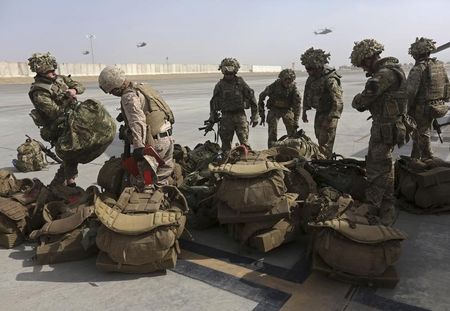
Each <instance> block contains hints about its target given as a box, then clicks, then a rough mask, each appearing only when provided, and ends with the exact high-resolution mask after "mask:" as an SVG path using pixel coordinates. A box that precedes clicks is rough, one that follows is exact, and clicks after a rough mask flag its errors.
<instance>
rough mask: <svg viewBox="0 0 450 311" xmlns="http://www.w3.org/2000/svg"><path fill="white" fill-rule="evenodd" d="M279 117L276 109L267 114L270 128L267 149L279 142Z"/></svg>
mask: <svg viewBox="0 0 450 311" xmlns="http://www.w3.org/2000/svg"><path fill="white" fill-rule="evenodd" d="M279 119H280V118H279V116H278V114H277V110H276V109H270V110H269V112H268V113H267V120H266V121H267V126H268V137H267V147H268V148H270V147H272V144H273V143H274V142H276V141H277V133H278V128H277V127H278V120H279Z"/></svg>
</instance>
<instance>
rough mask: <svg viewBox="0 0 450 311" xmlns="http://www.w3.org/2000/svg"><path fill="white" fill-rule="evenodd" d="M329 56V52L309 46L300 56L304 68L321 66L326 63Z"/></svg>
mask: <svg viewBox="0 0 450 311" xmlns="http://www.w3.org/2000/svg"><path fill="white" fill-rule="evenodd" d="M329 58H330V54H329V53H325V51H324V50H321V49H314V48H312V47H311V48H309V49H307V50H306V51H305V53H303V54H302V55H301V56H300V61H301V62H302V65H303V66H305V67H306V68H322V67H324V66H325V64H328V61H329Z"/></svg>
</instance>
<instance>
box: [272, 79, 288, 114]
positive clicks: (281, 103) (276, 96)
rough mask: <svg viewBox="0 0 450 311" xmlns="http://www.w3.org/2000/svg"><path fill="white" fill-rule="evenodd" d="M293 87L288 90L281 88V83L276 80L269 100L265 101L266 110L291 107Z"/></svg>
mask: <svg viewBox="0 0 450 311" xmlns="http://www.w3.org/2000/svg"><path fill="white" fill-rule="evenodd" d="M294 91H295V86H289V87H288V88H285V87H283V85H282V84H281V81H280V80H279V79H278V80H277V81H276V82H275V83H274V86H273V90H272V92H271V93H270V94H269V99H268V100H267V108H268V109H272V108H279V109H288V108H291V107H292V106H293V104H294V103H293V102H292V101H293V96H294Z"/></svg>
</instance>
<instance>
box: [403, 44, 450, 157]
mask: <svg viewBox="0 0 450 311" xmlns="http://www.w3.org/2000/svg"><path fill="white" fill-rule="evenodd" d="M419 43H423V42H422V41H419V42H418V43H417V44H416V45H414V43H413V45H411V49H410V52H411V53H419V52H418V50H419V48H420V45H419V47H417V45H418V44H419ZM422 45H426V43H423V44H422ZM429 48H431V47H428V48H427V47H422V50H427V49H429ZM422 50H421V51H420V54H419V55H422V54H423V53H422ZM425 53H426V52H425ZM448 87H449V79H448V76H447V72H446V70H445V67H444V64H443V63H442V62H440V61H438V60H437V59H436V58H429V57H426V58H424V59H421V60H418V61H417V62H416V64H415V65H414V67H413V68H412V69H411V71H410V72H409V74H408V79H407V92H408V114H409V115H410V116H411V117H412V118H413V119H414V120H415V121H416V123H417V132H418V133H417V134H418V135H417V136H413V149H412V151H411V157H413V158H416V159H428V158H431V157H432V156H433V152H432V150H431V124H432V121H433V118H434V116H433V111H432V110H431V109H432V106H434V105H445V104H444V102H445V101H448V94H447V90H446V89H447V88H448Z"/></svg>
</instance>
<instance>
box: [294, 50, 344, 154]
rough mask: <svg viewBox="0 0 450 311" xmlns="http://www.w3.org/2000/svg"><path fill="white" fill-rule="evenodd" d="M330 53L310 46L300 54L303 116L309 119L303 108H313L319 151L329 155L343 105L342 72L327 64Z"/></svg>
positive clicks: (304, 119)
mask: <svg viewBox="0 0 450 311" xmlns="http://www.w3.org/2000/svg"><path fill="white" fill-rule="evenodd" d="M329 58H330V54H328V53H325V51H323V50H321V49H314V48H309V49H308V50H306V51H305V53H303V54H302V55H301V57H300V60H301V62H302V64H303V66H305V69H306V71H307V72H308V79H307V80H306V84H305V91H304V94H303V114H302V120H303V122H305V123H308V116H307V114H306V111H308V110H310V109H312V108H314V109H316V115H315V118H314V132H315V134H316V138H317V142H318V143H319V149H320V151H321V152H322V154H323V155H324V156H325V157H327V158H331V156H332V154H333V146H334V140H335V138H336V128H337V124H338V120H339V118H340V117H341V113H342V109H343V101H342V87H341V76H340V75H339V74H338V73H337V72H336V70H335V69H334V68H331V67H328V66H327V65H326V64H328V59H329Z"/></svg>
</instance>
